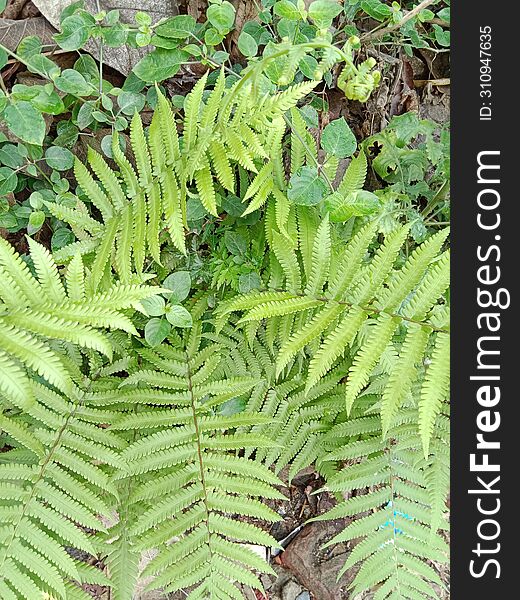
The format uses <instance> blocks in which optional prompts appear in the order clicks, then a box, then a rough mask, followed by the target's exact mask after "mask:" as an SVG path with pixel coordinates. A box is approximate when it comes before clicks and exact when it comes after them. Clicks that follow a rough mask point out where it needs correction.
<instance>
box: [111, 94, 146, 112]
mask: <svg viewBox="0 0 520 600" xmlns="http://www.w3.org/2000/svg"><path fill="white" fill-rule="evenodd" d="M145 102H146V99H145V97H144V96H143V94H138V93H137V92H121V93H120V94H119V96H118V97H117V104H118V106H119V108H120V109H121V112H123V113H124V114H125V115H133V114H134V112H136V111H137V112H141V111H142V110H143V108H144V104H145Z"/></svg>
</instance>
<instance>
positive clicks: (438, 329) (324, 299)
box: [259, 288, 450, 333]
mask: <svg viewBox="0 0 520 600" xmlns="http://www.w3.org/2000/svg"><path fill="white" fill-rule="evenodd" d="M259 291H262V292H267V291H275V292H286V291H287V290H283V289H280V288H274V290H273V289H272V288H270V289H269V290H268V289H266V288H263V289H260V290H259ZM292 293H293V295H294V296H295V297H297V298H309V300H316V301H317V302H325V303H329V302H336V303H337V304H341V305H343V306H348V307H351V308H352V307H354V306H358V307H359V308H361V310H364V311H366V312H369V313H372V314H376V315H388V316H389V317H395V318H397V319H400V320H401V321H405V322H407V323H415V324H416V325H421V326H424V325H427V326H428V327H429V328H430V329H431V330H432V331H436V332H440V333H450V330H449V329H445V328H444V327H436V326H435V325H433V324H431V323H427V322H424V321H418V320H417V319H411V318H410V317H404V316H403V315H400V314H399V313H393V312H388V311H386V310H380V309H378V308H374V307H373V306H364V305H359V304H353V303H352V302H347V301H346V300H333V299H332V298H327V297H326V296H309V295H308V294H303V293H301V292H292Z"/></svg>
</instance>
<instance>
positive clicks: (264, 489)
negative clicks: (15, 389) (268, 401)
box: [96, 326, 283, 598]
mask: <svg viewBox="0 0 520 600" xmlns="http://www.w3.org/2000/svg"><path fill="white" fill-rule="evenodd" d="M207 344H208V342H207V341H206V342H204V338H203V337H201V332H200V326H194V329H193V330H192V332H191V333H190V335H189V337H188V339H186V340H185V342H184V344H183V346H181V347H179V348H175V347H174V349H173V348H172V350H173V353H172V352H170V351H169V350H168V347H166V348H164V349H163V348H162V347H159V348H158V349H156V350H155V351H143V358H146V361H145V362H144V363H143V365H142V366H141V368H139V370H136V371H134V372H133V373H132V374H131V375H130V377H129V378H127V379H126V380H124V381H123V384H122V385H123V387H122V388H121V394H120V397H119V398H117V399H116V401H117V402H118V403H119V402H121V403H125V404H130V405H131V404H132V402H133V401H134V399H136V398H137V397H139V403H140V405H139V408H138V409H137V410H136V409H134V410H132V411H131V412H128V413H127V414H124V413H122V414H121V417H120V418H119V419H118V420H116V421H115V422H113V424H112V429H113V430H114V431H127V430H129V429H134V428H136V429H137V428H139V431H140V436H139V437H138V439H136V441H134V442H133V443H131V444H130V445H129V446H128V447H127V448H126V449H125V450H124V452H123V453H122V460H123V461H124V462H125V467H124V468H123V469H122V470H121V471H120V472H119V473H118V474H117V475H116V481H121V482H122V483H123V484H125V482H128V483H130V482H132V486H133V489H132V491H131V492H130V496H129V498H130V501H129V503H128V504H127V505H126V510H127V511H131V512H133V513H134V514H135V515H137V516H136V517H135V518H134V519H133V521H131V524H130V526H128V522H127V523H126V524H120V525H118V528H117V535H118V540H117V542H116V543H115V549H114V551H113V554H114V557H115V560H116V561H118V562H117V563H116V571H117V572H118V573H119V572H120V571H121V566H119V563H120V561H121V560H122V559H121V558H120V556H121V555H122V554H123V552H126V555H128V554H129V552H131V551H125V550H122V549H116V548H120V546H121V545H125V546H126V545H127V544H128V541H127V540H126V539H125V536H126V537H127V536H128V535H129V536H130V537H131V539H132V543H131V547H133V548H134V549H135V548H137V549H138V550H143V549H147V548H159V553H158V555H157V556H156V557H155V558H154V559H152V561H151V562H150V563H149V565H148V566H147V567H146V569H145V572H144V575H152V576H153V577H154V579H153V582H152V584H151V586H152V587H153V588H157V587H161V588H162V589H163V590H164V591H166V592H173V591H176V590H179V589H184V588H188V587H190V588H192V592H191V594H190V596H189V597H193V598H199V597H201V598H202V597H204V598H238V597H242V596H241V594H240V592H239V589H238V588H237V587H236V585H235V584H243V585H247V586H252V587H254V588H256V589H259V590H261V589H262V584H261V582H260V580H259V579H258V577H257V576H256V575H254V573H253V572H252V570H257V571H261V572H266V573H271V572H272V569H271V567H269V565H267V563H264V562H262V561H260V560H259V558H258V557H257V556H256V555H255V554H254V553H252V552H251V551H250V550H248V549H247V547H246V546H244V543H253V544H262V545H266V546H276V545H277V543H276V541H275V540H274V539H273V538H272V537H271V536H270V535H269V534H268V533H266V532H265V531H263V530H262V529H260V528H258V527H256V526H253V525H250V524H248V523H247V522H245V521H243V520H237V518H238V519H240V518H241V517H253V518H255V519H261V520H265V521H273V520H276V519H278V515H277V514H276V513H275V512H273V511H272V510H271V509H269V508H268V507H267V506H265V505H263V504H262V503H261V502H260V501H259V500H258V498H261V497H264V498H265V497H267V498H269V497H270V498H283V496H281V495H280V493H279V492H277V491H276V490H275V489H274V488H273V487H272V486H273V485H277V484H279V483H281V482H279V480H278V479H277V478H276V477H275V476H274V475H273V474H272V473H271V472H270V471H269V470H268V469H267V468H266V467H265V466H263V465H262V464H261V463H260V462H259V461H257V460H253V459H251V458H246V457H243V456H241V455H240V454H238V451H239V450H243V449H245V450H249V451H250V450H253V449H255V448H262V447H265V448H268V447H271V446H272V440H271V439H270V438H269V437H268V436H267V435H265V434H261V433H256V432H251V433H240V428H241V426H242V425H243V424H244V423H254V422H255V421H256V422H257V423H265V422H266V419H265V418H259V417H256V416H255V415H254V414H252V413H239V414H236V415H230V416H224V414H222V413H221V412H220V407H221V406H222V405H223V403H225V402H227V401H229V400H231V399H232V398H233V397H235V396H241V395H243V394H247V393H248V392H249V391H250V390H251V389H252V388H253V387H254V386H255V385H257V384H258V383H259V381H258V380H257V379H255V378H252V377H250V376H241V375H236V374H235V375H234V376H231V377H226V376H225V374H223V373H222V372H221V370H220V369H219V368H218V367H219V364H220V363H221V361H222V360H223V359H224V356H225V353H224V352H223V350H224V349H223V348H222V347H221V346H220V345H219V344H214V343H211V344H210V345H207ZM173 356H174V357H175V358H174V359H173V360H172V358H173ZM157 367H159V370H157ZM136 386H138V387H136ZM134 390H135V393H134ZM110 396H111V393H110ZM110 396H109V398H110ZM109 398H106V399H105V400H104V399H103V395H102V394H101V395H100V394H97V395H96V402H97V403H98V404H104V403H105V402H107V403H108V402H109V403H110V404H112V401H111V400H109ZM147 398H148V400H147ZM157 403H159V404H161V405H164V404H167V405H168V406H167V407H165V408H162V407H157V406H154V405H155V404H157ZM233 432H234V433H233ZM137 507H138V508H137ZM232 515H235V517H234V518H231V517H232ZM172 538H175V540H176V541H175V542H174V543H171V540H172ZM133 556H135V554H133Z"/></svg>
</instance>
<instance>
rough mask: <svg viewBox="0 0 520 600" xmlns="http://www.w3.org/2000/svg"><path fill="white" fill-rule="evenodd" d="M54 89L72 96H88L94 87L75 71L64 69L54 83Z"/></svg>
mask: <svg viewBox="0 0 520 600" xmlns="http://www.w3.org/2000/svg"><path fill="white" fill-rule="evenodd" d="M54 83H55V85H56V87H57V88H58V89H59V90H61V91H62V92H65V93H66V94H72V95H73V96H89V95H90V94H92V93H93V92H94V87H93V85H92V84H91V83H89V82H88V81H87V80H86V79H85V78H84V77H83V75H82V74H81V73H79V72H78V71H76V69H65V70H64V71H63V72H62V74H61V75H60V76H59V77H57V78H56V79H55V81H54Z"/></svg>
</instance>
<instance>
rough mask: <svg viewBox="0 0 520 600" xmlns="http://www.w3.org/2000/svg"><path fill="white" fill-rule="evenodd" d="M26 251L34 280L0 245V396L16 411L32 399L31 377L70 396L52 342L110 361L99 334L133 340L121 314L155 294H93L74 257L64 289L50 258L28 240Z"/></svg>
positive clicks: (129, 288) (146, 290) (130, 290)
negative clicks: (34, 375) (95, 353)
mask: <svg viewBox="0 0 520 600" xmlns="http://www.w3.org/2000/svg"><path fill="white" fill-rule="evenodd" d="M29 246H30V249H31V261H32V265H33V267H34V271H35V273H36V276H34V275H33V274H32V273H31V271H30V269H29V267H28V266H27V264H26V263H25V262H24V261H23V260H22V259H21V257H20V256H19V255H18V254H17V253H16V252H14V251H13V249H12V248H11V247H10V246H9V244H8V243H7V242H6V241H5V240H3V239H0V281H1V283H0V301H1V303H0V348H1V350H0V392H1V393H2V394H4V395H5V396H6V397H7V398H8V399H9V400H10V401H11V402H13V403H14V404H15V405H16V406H18V407H20V408H25V407H26V406H27V405H28V404H29V403H30V400H31V398H32V388H31V384H30V373H37V374H38V375H39V376H41V377H43V378H44V379H45V380H46V381H47V382H48V383H49V384H51V385H53V386H54V387H56V388H57V389H59V390H60V391H62V392H63V393H65V394H67V393H70V392H71V391H72V388H73V382H72V379H71V377H70V375H69V373H68V371H67V369H66V367H65V365H64V362H63V358H62V355H61V353H60V352H59V350H58V349H57V348H55V347H53V345H51V343H50V341H51V340H60V341H62V342H67V343H70V344H74V345H77V346H80V347H82V348H90V349H93V350H97V351H99V352H102V353H104V354H105V355H106V356H108V357H111V356H112V353H113V348H112V345H111V342H110V339H109V337H107V335H106V334H105V333H103V332H102V331H100V329H103V328H109V327H110V328H112V329H120V330H123V331H126V332H128V333H133V334H136V333H137V331H136V329H135V327H134V325H133V323H132V321H131V320H130V319H129V318H128V316H127V315H126V314H124V313H123V312H122V310H123V309H127V308H130V307H132V306H137V305H138V303H139V301H140V300H142V299H144V298H147V297H149V296H151V295H153V294H154V293H155V291H156V290H157V289H158V288H152V287H145V286H137V285H120V284H118V285H114V286H112V287H111V288H108V290H107V291H105V292H102V293H101V292H95V293H93V292H91V291H89V290H88V288H87V285H86V281H85V280H86V277H85V269H84V267H83V264H82V262H81V258H80V257H79V255H77V256H76V257H75V258H74V259H73V260H72V261H71V263H70V265H69V268H68V271H67V276H66V286H65V285H64V284H63V282H62V279H61V277H60V274H59V272H58V269H57V267H56V264H55V262H54V261H53V259H52V257H51V256H50V254H49V252H48V251H47V250H46V249H45V248H44V247H43V246H41V245H40V244H38V243H36V242H34V241H33V240H31V239H29Z"/></svg>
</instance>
